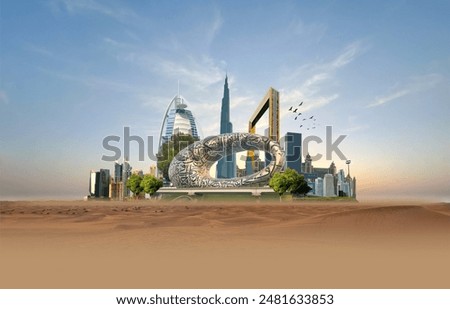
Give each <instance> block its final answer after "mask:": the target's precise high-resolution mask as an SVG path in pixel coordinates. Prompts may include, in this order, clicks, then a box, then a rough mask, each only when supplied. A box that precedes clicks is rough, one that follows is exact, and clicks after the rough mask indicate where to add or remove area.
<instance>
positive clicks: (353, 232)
mask: <svg viewBox="0 0 450 309" xmlns="http://www.w3.org/2000/svg"><path fill="white" fill-rule="evenodd" d="M0 211H1V214H0V215H1V217H0V274H1V275H0V288H450V204H448V203H447V204H445V203H441V204H426V203H422V204H419V203H417V204H413V203H410V204H401V203H346V202H314V203H306V202H305V201H294V202H283V203H278V202H267V203H265V202H263V201H261V202H259V203H256V202H255V203H232V204H230V203H225V202H203V203H202V202H194V201H193V202H188V201H183V202H161V201H128V202H113V201H108V202H107V201H105V202H99V201H87V202H85V201H70V202H69V201H48V202H45V201H39V202H5V201H3V202H0Z"/></svg>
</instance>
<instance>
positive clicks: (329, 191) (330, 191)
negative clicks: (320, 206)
mask: <svg viewBox="0 0 450 309" xmlns="http://www.w3.org/2000/svg"><path fill="white" fill-rule="evenodd" d="M323 196H336V195H335V194H334V177H333V175H331V174H325V176H324V178H323Z"/></svg>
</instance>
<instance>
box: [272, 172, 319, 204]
mask: <svg viewBox="0 0 450 309" xmlns="http://www.w3.org/2000/svg"><path fill="white" fill-rule="evenodd" d="M269 186H270V187H271V188H272V189H273V191H275V192H276V193H278V194H279V195H280V201H281V196H282V195H283V194H284V193H285V192H288V193H291V194H295V195H300V194H303V195H306V194H308V192H309V191H311V190H312V189H311V187H309V186H308V183H307V182H306V181H305V178H304V177H303V175H300V174H299V173H297V171H295V170H293V169H290V168H287V169H286V170H285V171H284V172H280V173H275V175H273V177H272V178H271V179H270V181H269Z"/></svg>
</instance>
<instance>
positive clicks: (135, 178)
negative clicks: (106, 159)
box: [127, 174, 142, 198]
mask: <svg viewBox="0 0 450 309" xmlns="http://www.w3.org/2000/svg"><path fill="white" fill-rule="evenodd" d="M141 182H142V177H141V176H139V175H137V174H133V175H131V176H130V178H128V180H127V188H128V189H130V191H131V192H133V194H134V197H135V198H138V197H139V194H140V193H141V192H142V187H141Z"/></svg>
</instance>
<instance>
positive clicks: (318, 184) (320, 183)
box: [314, 177, 323, 196]
mask: <svg viewBox="0 0 450 309" xmlns="http://www.w3.org/2000/svg"><path fill="white" fill-rule="evenodd" d="M314 182H315V184H316V185H315V189H316V190H315V192H314V194H315V195H317V196H323V179H322V178H320V177H318V178H316V180H315V181H314Z"/></svg>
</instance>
